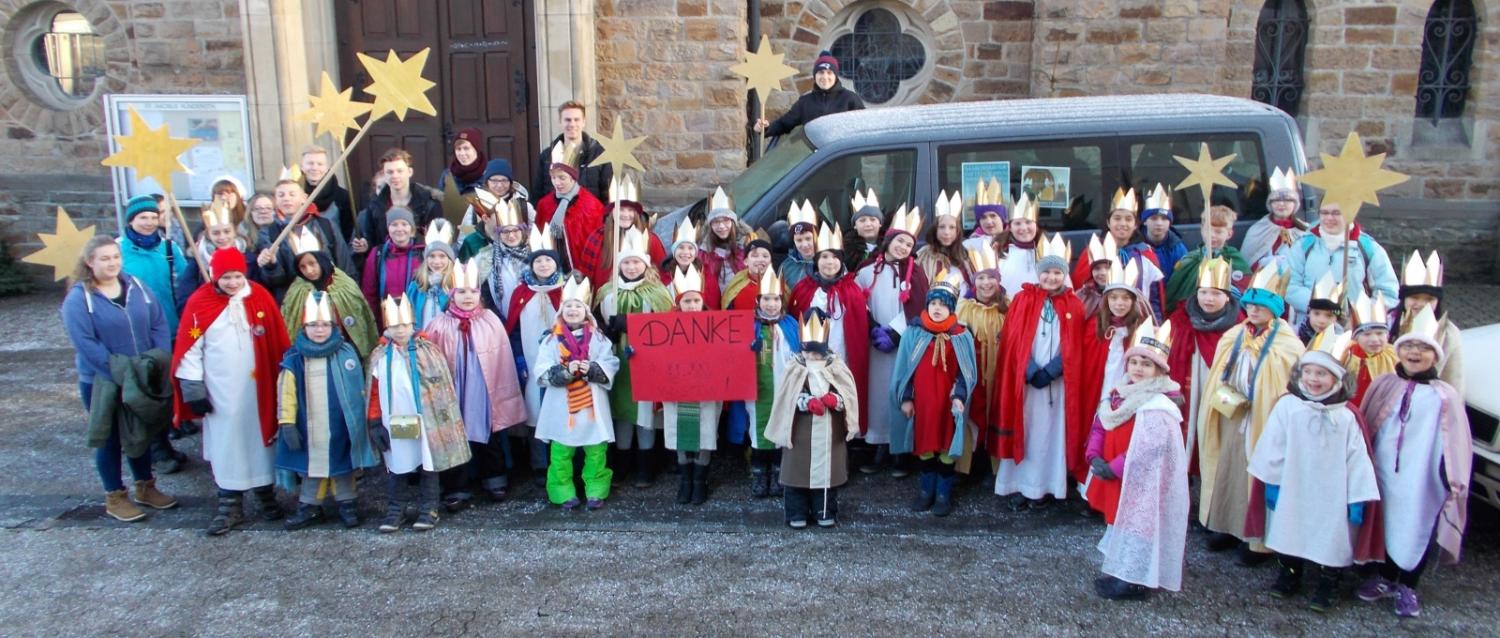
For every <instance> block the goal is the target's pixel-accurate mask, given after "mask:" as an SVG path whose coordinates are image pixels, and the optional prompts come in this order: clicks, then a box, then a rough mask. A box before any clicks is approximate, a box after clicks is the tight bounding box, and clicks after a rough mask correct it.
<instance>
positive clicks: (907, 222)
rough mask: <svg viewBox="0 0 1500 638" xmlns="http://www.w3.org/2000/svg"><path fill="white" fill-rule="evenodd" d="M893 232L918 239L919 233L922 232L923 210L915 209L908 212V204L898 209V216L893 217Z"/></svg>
mask: <svg viewBox="0 0 1500 638" xmlns="http://www.w3.org/2000/svg"><path fill="white" fill-rule="evenodd" d="M891 230H892V231H897V232H904V233H907V234H909V235H911V236H912V237H916V236H917V232H918V231H920V230H922V208H921V207H915V208H912V209H911V211H910V212H908V211H907V210H906V204H902V205H901V207H900V208H898V209H896V214H894V215H891Z"/></svg>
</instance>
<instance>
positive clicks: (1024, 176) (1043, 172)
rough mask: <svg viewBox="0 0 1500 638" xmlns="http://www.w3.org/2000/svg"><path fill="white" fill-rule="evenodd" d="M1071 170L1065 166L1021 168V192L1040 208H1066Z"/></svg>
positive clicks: (1070, 184)
mask: <svg viewBox="0 0 1500 638" xmlns="http://www.w3.org/2000/svg"><path fill="white" fill-rule="evenodd" d="M1071 172H1072V169H1070V168H1068V167H1066V166H1022V167H1021V190H1023V191H1026V192H1028V193H1031V196H1032V198H1034V199H1036V201H1037V203H1038V204H1039V205H1040V206H1041V207H1042V208H1067V207H1068V199H1069V197H1070V195H1069V189H1070V187H1071V186H1072V183H1071V182H1070V177H1071V175H1070V173H1071Z"/></svg>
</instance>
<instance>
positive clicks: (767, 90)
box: [729, 35, 797, 148]
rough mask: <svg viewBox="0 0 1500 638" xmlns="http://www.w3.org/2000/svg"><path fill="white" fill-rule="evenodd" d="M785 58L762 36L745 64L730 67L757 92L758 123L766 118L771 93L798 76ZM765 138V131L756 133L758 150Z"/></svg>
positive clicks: (765, 36) (745, 60)
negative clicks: (784, 82) (789, 79)
mask: <svg viewBox="0 0 1500 638" xmlns="http://www.w3.org/2000/svg"><path fill="white" fill-rule="evenodd" d="M785 56H786V54H784V53H776V52H774V51H772V50H771V37H770V36H768V35H761V36H760V44H759V45H758V46H756V48H755V51H746V52H745V59H744V61H743V62H741V63H739V64H736V65H734V66H732V67H729V70H730V71H731V72H732V73H734V74H735V75H738V76H741V77H743V78H745V88H746V90H750V91H755V95H756V96H757V97H759V98H760V104H759V105H758V106H759V108H757V109H756V111H757V112H756V114H755V121H757V122H759V121H760V120H762V119H764V118H765V111H766V100H768V99H770V97H771V91H774V90H776V89H777V88H780V87H781V81H782V80H785V79H786V78H789V77H792V76H794V75H796V74H797V69H795V68H792V67H790V66H788V65H787V64H786V63H785V62H783V61H782V60H783V59H784V58H785ZM752 128H754V127H752ZM764 138H765V132H764V131H756V132H755V147H756V148H760V147H761V145H762V143H763V142H764Z"/></svg>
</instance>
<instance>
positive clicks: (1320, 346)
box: [1307, 324, 1353, 361]
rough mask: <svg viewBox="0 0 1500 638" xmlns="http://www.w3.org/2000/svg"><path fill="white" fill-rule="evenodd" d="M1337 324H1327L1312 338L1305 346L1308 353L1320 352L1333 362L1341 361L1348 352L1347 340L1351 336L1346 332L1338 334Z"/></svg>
mask: <svg viewBox="0 0 1500 638" xmlns="http://www.w3.org/2000/svg"><path fill="white" fill-rule="evenodd" d="M1337 328H1338V324H1329V326H1328V327H1327V328H1324V329H1323V331H1322V332H1319V333H1318V334H1317V335H1315V336H1313V339H1312V341H1311V342H1309V343H1308V344H1307V351H1308V352H1322V353H1324V354H1326V355H1328V356H1330V357H1333V360H1334V361H1343V360H1344V354H1345V353H1347V352H1349V340H1350V338H1351V337H1352V336H1353V335H1352V334H1350V333H1348V332H1338V330H1337Z"/></svg>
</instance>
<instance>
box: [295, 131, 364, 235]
mask: <svg viewBox="0 0 1500 638" xmlns="http://www.w3.org/2000/svg"><path fill="white" fill-rule="evenodd" d="M374 123H375V118H373V117H372V118H370V119H369V120H367V121H365V124H364V126H361V127H360V128H359V132H358V133H355V135H354V139H353V140H350V141H349V143H348V144H341V145H340V147H341V149H342V150H340V151H339V157H338V159H336V160H334V161H333V163H331V164H329V165H328V174H332V173H333V172H334V171H337V170H338V169H339V168H340V167H342V166H343V165H344V163H345V162H347V161H349V151H348V149H351V148H354V146H355V145H356V144H359V141H360V140H362V139H364V137H365V134H366V133H369V132H370V129H371V128H372V126H371V125H373V124H374ZM328 174H325V175H324V176H323V179H321V180H319V181H318V185H317V186H314V187H313V189H312V192H311V193H308V194H307V201H308V202H311V201H313V200H314V199H317V198H318V195H319V194H321V193H322V192H323V188H324V187H325V186H327V185H328ZM351 179H352V178H351ZM349 197H350V199H351V200H352V199H353V197H354V193H353V191H350V193H349ZM306 215H307V206H303V207H302V208H300V209H298V210H297V212H296V213H293V214H292V218H291V221H290V222H289V223H287V225H286V228H283V229H281V234H279V235H277V236H276V241H273V242H271V247H270V250H271V251H272V252H275V251H276V249H277V248H280V247H281V242H283V241H286V238H287V237H288V236H290V235H291V234H292V229H293V228H296V227H297V224H299V223H301V222H302V218H303V217H305V216H306Z"/></svg>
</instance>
